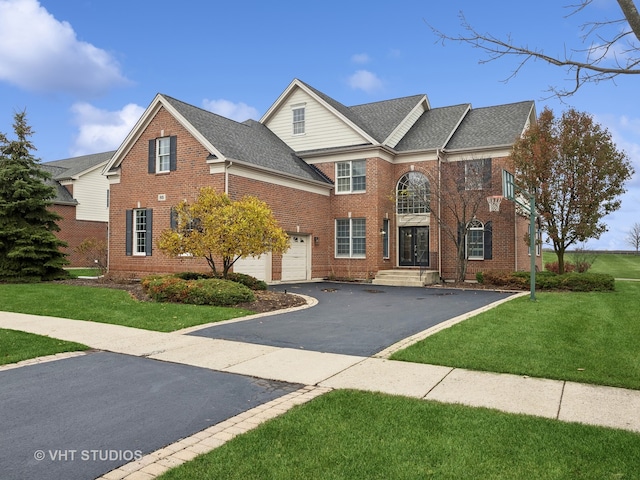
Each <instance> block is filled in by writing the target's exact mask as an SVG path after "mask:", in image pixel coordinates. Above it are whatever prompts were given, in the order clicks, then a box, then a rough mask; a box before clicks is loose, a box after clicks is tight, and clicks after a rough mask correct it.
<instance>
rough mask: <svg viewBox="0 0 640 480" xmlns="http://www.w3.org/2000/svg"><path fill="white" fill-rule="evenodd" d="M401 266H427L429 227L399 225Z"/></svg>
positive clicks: (399, 262)
mask: <svg viewBox="0 0 640 480" xmlns="http://www.w3.org/2000/svg"><path fill="white" fill-rule="evenodd" d="M398 264H399V265H401V266H405V267H406V266H417V265H421V266H423V267H428V266H429V227H400V258H399V261H398Z"/></svg>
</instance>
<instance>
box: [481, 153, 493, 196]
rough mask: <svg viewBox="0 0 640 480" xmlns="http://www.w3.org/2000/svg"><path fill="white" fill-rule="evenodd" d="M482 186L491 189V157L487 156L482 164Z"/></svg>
mask: <svg viewBox="0 0 640 480" xmlns="http://www.w3.org/2000/svg"><path fill="white" fill-rule="evenodd" d="M482 188H483V189H484V190H491V159H490V158H485V159H484V162H483V164H482Z"/></svg>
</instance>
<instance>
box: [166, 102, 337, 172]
mask: <svg viewBox="0 0 640 480" xmlns="http://www.w3.org/2000/svg"><path fill="white" fill-rule="evenodd" d="M162 97H163V98H164V99H165V100H166V101H167V102H169V104H171V106H173V107H174V108H175V109H176V110H177V111H178V112H179V113H180V115H182V116H183V117H184V118H185V120H186V121H188V122H189V123H190V124H191V125H193V127H194V128H196V129H197V130H198V131H199V132H200V133H201V134H202V135H203V136H204V137H205V138H206V139H207V140H208V141H209V142H210V143H211V144H212V145H213V146H214V147H215V148H217V149H218V150H219V151H220V152H221V153H222V154H223V155H225V156H226V157H228V158H230V159H235V160H238V161H243V162H247V163H251V164H253V165H256V166H260V167H264V168H268V169H270V170H273V171H277V172H282V173H286V174H289V175H292V176H295V177H299V178H302V179H306V180H313V181H316V182H323V183H332V182H330V181H329V180H328V179H327V177H325V176H324V175H322V174H321V173H320V171H319V170H318V169H316V168H315V167H312V166H311V165H308V164H307V163H306V162H305V161H303V160H302V159H300V158H299V157H298V156H296V154H295V152H294V151H293V150H292V149H291V148H290V147H289V146H288V145H287V144H286V143H284V142H283V141H282V140H280V138H278V137H277V136H276V135H275V134H274V133H273V132H271V131H270V130H269V129H268V128H267V127H265V126H264V125H262V124H261V123H259V122H256V121H255V120H247V121H246V122H243V123H238V122H235V121H233V120H230V119H228V118H225V117H222V116H220V115H216V114H215V113H212V112H209V111H207V110H204V109H201V108H198V107H194V106H193V105H189V104H188V103H184V102H181V101H180V100H177V99H175V98H172V97H169V96H167V95H162Z"/></svg>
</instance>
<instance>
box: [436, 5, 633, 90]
mask: <svg viewBox="0 0 640 480" xmlns="http://www.w3.org/2000/svg"><path fill="white" fill-rule="evenodd" d="M616 1H617V3H618V5H619V7H620V10H621V15H622V16H621V18H617V19H614V20H603V21H592V22H586V23H584V24H583V25H582V27H581V28H582V31H583V35H582V41H583V43H584V44H585V48H582V49H572V50H568V51H566V50H565V54H564V55H562V56H553V55H548V54H546V53H545V52H544V50H543V49H541V48H536V47H529V46H526V45H517V44H516V43H515V40H514V39H513V38H512V37H511V35H508V36H507V38H505V39H501V38H498V37H495V36H493V35H491V34H488V33H487V34H482V33H479V32H478V31H477V30H476V29H475V28H474V27H473V26H472V25H470V24H469V23H468V22H467V20H466V19H465V17H464V14H463V13H462V12H461V13H460V19H461V25H462V27H463V28H464V30H465V31H466V33H463V34H460V35H449V34H446V33H443V32H442V31H440V30H438V29H436V28H434V27H433V26H431V29H432V30H433V31H434V32H435V34H436V35H437V36H438V37H439V38H440V40H441V41H442V42H443V43H444V41H446V40H452V41H457V42H462V43H467V44H469V45H471V46H473V47H475V48H479V49H481V50H484V51H485V52H486V53H487V54H488V58H486V59H484V60H481V61H480V63H488V62H491V61H493V60H496V59H498V58H502V57H507V56H515V57H517V58H518V59H519V64H518V66H517V67H516V68H515V70H514V71H513V72H512V74H511V75H510V76H509V77H508V79H510V78H513V77H514V76H515V75H517V74H518V72H519V71H520V70H521V69H522V68H523V67H524V65H525V64H526V63H527V62H528V61H529V60H532V59H533V60H543V61H545V62H547V63H549V64H551V65H554V66H557V67H561V68H564V69H565V70H566V71H567V73H568V74H569V75H570V78H572V79H573V80H572V82H573V83H572V88H567V89H564V88H562V89H557V88H556V87H550V91H551V93H552V94H553V95H555V96H558V97H567V96H571V95H573V94H574V93H576V92H577V91H578V89H579V88H580V87H582V86H583V85H584V84H586V83H598V82H601V81H605V80H612V79H615V78H616V77H618V76H619V75H638V74H640V14H639V13H638V9H637V7H636V5H635V3H634V1H633V0H616ZM592 3H593V0H579V2H578V3H577V4H574V5H569V6H568V8H570V9H571V12H570V14H569V15H568V16H571V15H574V14H576V13H578V12H580V11H582V10H584V9H585V8H587V7H588V6H589V5H590V4H592ZM508 79H507V80H508Z"/></svg>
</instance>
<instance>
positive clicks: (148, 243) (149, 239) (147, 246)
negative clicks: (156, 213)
mask: <svg viewBox="0 0 640 480" xmlns="http://www.w3.org/2000/svg"><path fill="white" fill-rule="evenodd" d="M152 247H153V209H151V208H147V235H146V236H145V242H144V251H145V255H146V256H147V257H150V256H151V251H152Z"/></svg>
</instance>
